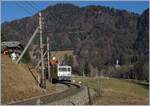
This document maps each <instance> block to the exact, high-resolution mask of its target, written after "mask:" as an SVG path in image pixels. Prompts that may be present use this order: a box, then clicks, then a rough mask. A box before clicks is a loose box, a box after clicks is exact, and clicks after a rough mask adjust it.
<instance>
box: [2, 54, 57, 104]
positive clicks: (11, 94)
mask: <svg viewBox="0 0 150 106" xmlns="http://www.w3.org/2000/svg"><path fill="white" fill-rule="evenodd" d="M1 67H2V71H1V76H2V81H1V82H2V83H1V95H2V96H1V98H2V100H1V101H2V104H6V103H9V102H13V101H16V100H22V99H25V98H29V97H33V96H38V95H43V94H45V93H44V92H43V90H42V89H41V88H39V87H38V86H37V84H36V81H35V79H34V78H33V76H32V75H31V73H30V72H29V70H28V68H27V67H26V66H25V65H24V64H19V65H17V64H16V63H15V62H12V61H11V60H10V59H9V57H8V56H6V55H2V64H1ZM54 90H55V86H54V85H52V84H50V83H47V90H46V91H47V92H53V91H54ZM47 92H46V93H47Z"/></svg>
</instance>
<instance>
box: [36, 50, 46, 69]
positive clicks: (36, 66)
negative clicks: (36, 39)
mask: <svg viewBox="0 0 150 106" xmlns="http://www.w3.org/2000/svg"><path fill="white" fill-rule="evenodd" d="M46 54H47V51H45V53H44V55H43V58H44V57H45V56H46ZM40 63H41V60H39V61H38V64H37V65H36V66H35V69H37V68H38V67H39V65H40Z"/></svg>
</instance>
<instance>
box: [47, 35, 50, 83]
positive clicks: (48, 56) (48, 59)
mask: <svg viewBox="0 0 150 106" xmlns="http://www.w3.org/2000/svg"><path fill="white" fill-rule="evenodd" d="M49 53H50V50H49V37H48V36H47V67H48V79H49V81H51V73H50V64H49V62H50V55H49Z"/></svg>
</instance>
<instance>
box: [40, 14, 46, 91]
mask: <svg viewBox="0 0 150 106" xmlns="http://www.w3.org/2000/svg"><path fill="white" fill-rule="evenodd" d="M39 26H40V51H41V63H42V64H41V74H42V75H41V78H42V82H41V83H42V84H41V85H42V87H43V88H46V80H45V73H44V70H45V68H44V58H43V41H42V14H41V12H40V13H39Z"/></svg>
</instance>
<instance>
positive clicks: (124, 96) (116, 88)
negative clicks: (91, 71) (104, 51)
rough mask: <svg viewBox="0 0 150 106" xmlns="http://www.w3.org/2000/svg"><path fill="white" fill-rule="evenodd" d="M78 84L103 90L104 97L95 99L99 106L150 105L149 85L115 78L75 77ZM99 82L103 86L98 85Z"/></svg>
mask: <svg viewBox="0 0 150 106" xmlns="http://www.w3.org/2000/svg"><path fill="white" fill-rule="evenodd" d="M74 79H75V80H76V81H77V82H78V81H82V84H83V85H86V86H89V87H91V88H93V89H96V90H97V89H99V87H100V88H102V96H100V97H97V98H96V99H95V103H94V104H97V105H105V104H109V105H118V104H119V105H128V104H132V105H136V104H138V105H145V104H148V97H149V87H148V85H142V84H137V83H134V82H131V81H127V80H123V79H115V78H105V77H104V78H101V79H100V78H89V77H85V78H82V77H75V78H74ZM98 80H99V81H100V84H101V85H102V86H99V85H98Z"/></svg>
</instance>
